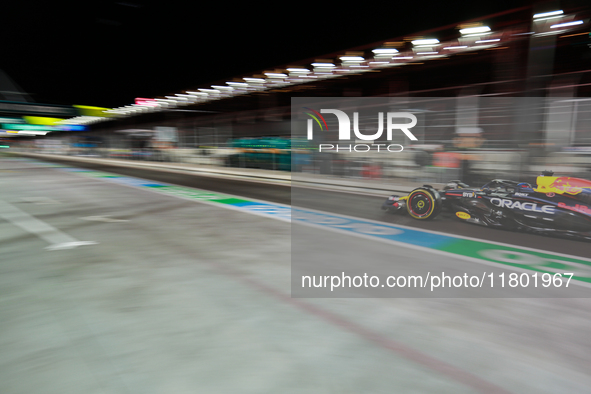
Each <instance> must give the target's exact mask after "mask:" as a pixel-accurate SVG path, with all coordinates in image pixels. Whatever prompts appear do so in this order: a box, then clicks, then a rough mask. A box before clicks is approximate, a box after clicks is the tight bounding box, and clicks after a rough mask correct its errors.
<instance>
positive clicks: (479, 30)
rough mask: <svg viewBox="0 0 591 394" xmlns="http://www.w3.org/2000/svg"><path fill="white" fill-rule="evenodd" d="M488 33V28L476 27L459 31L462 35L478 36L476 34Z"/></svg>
mask: <svg viewBox="0 0 591 394" xmlns="http://www.w3.org/2000/svg"><path fill="white" fill-rule="evenodd" d="M489 31H490V27H488V26H477V27H468V28H466V29H462V30H460V33H461V34H462V35H466V34H478V33H486V32H489Z"/></svg>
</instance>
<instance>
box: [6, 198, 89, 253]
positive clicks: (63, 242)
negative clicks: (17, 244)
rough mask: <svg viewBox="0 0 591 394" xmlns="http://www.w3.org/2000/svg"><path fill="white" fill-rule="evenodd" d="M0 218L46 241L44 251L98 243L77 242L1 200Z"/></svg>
mask: <svg viewBox="0 0 591 394" xmlns="http://www.w3.org/2000/svg"><path fill="white" fill-rule="evenodd" d="M0 217H2V218H4V219H5V220H7V221H9V222H10V223H12V224H14V225H15V226H17V227H20V228H22V229H23V230H25V231H28V232H29V233H31V234H35V235H36V236H38V237H39V238H41V239H43V240H44V241H47V242H48V243H49V244H50V245H49V246H47V247H46V248H45V249H46V250H60V249H73V248H75V247H77V246H83V245H95V244H97V243H98V242H94V241H78V240H77V239H75V238H73V237H71V236H69V235H68V234H65V233H62V232H61V231H59V230H58V229H56V228H55V227H52V226H50V225H49V224H47V223H45V222H43V221H41V220H39V219H37V218H35V217H33V216H31V215H29V214H28V213H26V212H24V211H21V210H20V209H18V208H16V207H14V206H12V205H10V204H9V203H7V202H5V201H2V200H0Z"/></svg>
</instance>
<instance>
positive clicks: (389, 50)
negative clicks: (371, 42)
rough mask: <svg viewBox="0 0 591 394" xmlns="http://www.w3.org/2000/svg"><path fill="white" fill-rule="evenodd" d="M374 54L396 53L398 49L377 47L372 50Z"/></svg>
mask: <svg viewBox="0 0 591 394" xmlns="http://www.w3.org/2000/svg"><path fill="white" fill-rule="evenodd" d="M372 52H373V53H374V54H375V55H394V54H396V53H398V49H394V48H378V49H374V50H372Z"/></svg>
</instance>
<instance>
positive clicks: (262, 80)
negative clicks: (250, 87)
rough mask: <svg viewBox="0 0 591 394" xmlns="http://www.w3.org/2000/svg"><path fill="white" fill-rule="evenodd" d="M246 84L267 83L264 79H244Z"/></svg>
mask: <svg viewBox="0 0 591 394" xmlns="http://www.w3.org/2000/svg"><path fill="white" fill-rule="evenodd" d="M242 79H244V80H245V81H246V82H256V83H265V80H264V79H262V78H242Z"/></svg>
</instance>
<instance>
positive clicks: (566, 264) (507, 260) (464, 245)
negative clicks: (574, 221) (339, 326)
mask: <svg viewBox="0 0 591 394" xmlns="http://www.w3.org/2000/svg"><path fill="white" fill-rule="evenodd" d="M66 170H72V169H70V168H67V169H66ZM73 172H74V173H80V174H81V175H87V176H90V177H94V178H102V179H105V180H109V181H110V182H114V183H119V184H123V185H128V186H135V187H140V188H147V189H151V190H153V191H156V192H159V193H161V194H167V195H173V196H178V197H183V198H190V199H193V200H198V201H202V202H205V203H215V204H216V205H218V206H229V207H230V206H231V207H232V208H237V209H240V210H241V211H243V212H247V213H253V212H256V213H259V214H264V216H266V217H270V218H275V219H280V218H279V216H277V215H276V212H275V211H274V210H277V209H282V210H285V209H288V210H290V211H291V212H293V210H292V208H291V207H286V206H282V205H280V204H273V203H267V202H260V201H254V200H249V199H242V198H240V197H237V196H233V195H227V194H222V193H215V192H210V191H207V190H201V189H194V188H190V187H183V186H176V185H170V184H166V183H159V182H155V181H149V180H144V179H140V178H133V177H126V176H119V175H116V174H112V173H105V172H101V171H92V170H79V169H78V170H74V171H73ZM295 210H296V211H302V212H303V211H305V212H309V213H310V215H312V216H314V217H316V216H318V217H319V221H318V223H317V224H319V225H322V226H324V227H330V226H329V225H327V224H326V223H328V222H325V221H323V220H320V219H326V220H328V219H331V218H332V219H335V218H336V219H338V218H341V219H340V220H343V219H342V218H346V216H344V215H335V214H329V213H326V212H318V211H313V210H307V209H306V210H302V209H301V208H295ZM284 216H285V215H283V216H281V218H282V220H285V217H284ZM289 216H290V215H288V219H287V220H289ZM336 219H335V220H336ZM291 220H292V221H297V222H302V220H301V218H299V217H298V215H295V216H292V217H291ZM348 220H349V221H351V220H354V221H355V222H363V226H362V227H363V229H365V230H367V231H365V232H363V231H361V230H360V229H357V228H356V229H357V230H355V231H357V232H360V231H361V232H362V233H363V234H364V235H371V236H373V237H377V235H375V234H374V233H372V232H371V231H369V230H371V229H373V228H374V227H379V229H382V230H383V228H385V227H388V228H391V229H396V230H397V232H396V237H394V238H393V240H394V241H395V242H398V243H403V244H407V245H409V246H411V247H413V246H414V247H418V248H421V249H430V250H433V251H441V252H446V253H451V254H454V255H457V256H458V257H459V256H464V257H468V258H471V259H475V260H479V261H487V262H490V263H494V264H499V265H504V266H510V267H515V268H519V269H525V270H530V271H536V272H541V273H550V274H554V273H560V274H564V273H565V272H569V273H571V272H572V273H573V279H576V280H578V281H581V282H586V283H591V260H588V259H584V258H579V257H576V256H564V255H561V254H558V253H551V252H544V251H538V250H531V249H527V248H522V247H519V246H513V245H507V244H501V243H495V242H487V241H483V240H477V239H470V238H467V237H462V236H457V235H452V234H443V233H440V232H437V231H424V230H419V229H416V228H412V227H407V226H399V225H391V224H386V223H382V222H376V221H373V220H366V219H361V218H348ZM360 228H361V227H360ZM376 231H377V230H376ZM417 232H418V233H422V234H424V235H425V236H424V237H423V236H421V237H422V238H425V240H424V241H425V242H423V243H419V244H418V243H417V242H416V235H415V233H417ZM377 233H379V234H381V233H380V232H379V231H378V232H377ZM377 233H376V234H377ZM428 235H431V238H433V239H431V238H429V237H428ZM434 235H437V237H433V236H434ZM404 237H406V238H407V239H405V238H404ZM409 237H410V238H409ZM441 237H444V238H445V239H444V240H443V241H442V240H441Z"/></svg>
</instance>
